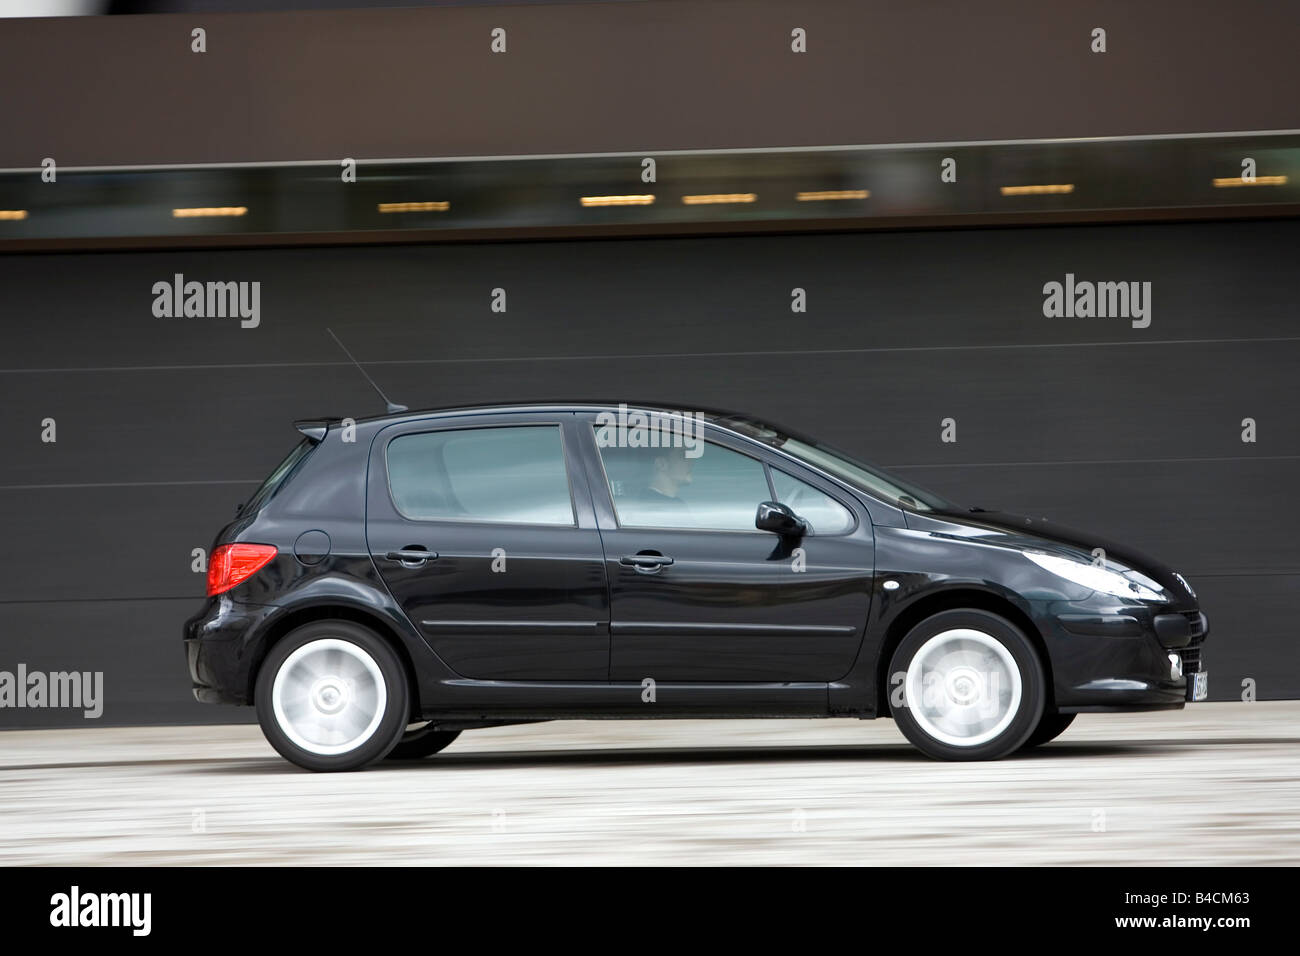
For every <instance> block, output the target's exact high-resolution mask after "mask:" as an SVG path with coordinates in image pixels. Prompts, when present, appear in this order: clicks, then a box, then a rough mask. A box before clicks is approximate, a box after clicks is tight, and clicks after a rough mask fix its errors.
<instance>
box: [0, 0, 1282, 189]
mask: <svg viewBox="0 0 1300 956" xmlns="http://www.w3.org/2000/svg"><path fill="white" fill-rule="evenodd" d="M196 26H201V27H203V28H205V29H206V30H207V32H208V52H207V53H204V54H194V53H191V52H190V31H191V29H193V28H194V27H196ZM494 27H503V28H505V29H506V30H507V34H508V37H509V46H508V50H509V52H507V53H506V54H503V55H493V54H492V53H490V52H489V45H488V44H489V34H490V31H491V30H492V29H493V28H494ZM794 27H802V28H804V29H805V30H807V32H808V53H806V54H802V55H796V54H794V53H792V52H790V31H791V29H792V28H794ZM1094 27H1102V28H1104V29H1106V30H1107V31H1108V52H1106V53H1105V54H1094V53H1092V52H1091V51H1090V49H1089V47H1090V35H1091V31H1092V29H1093V28H1094ZM1297 47H1300V6H1297V5H1296V4H1293V3H1291V4H1288V3H1278V2H1276V0H1236V2H1234V3H1232V4H1231V5H1230V6H1226V5H1225V4H1224V3H1222V2H1221V0H1148V2H1143V3H1134V2H1132V0H1054V2H1052V3H1043V2H1041V0H986V2H981V3H971V2H969V0H926V2H924V3H884V2H875V3H864V2H861V0H807V2H801V3H798V4H792V3H790V2H789V0H648V2H645V3H572V4H540V5H539V4H526V5H522V6H512V5H500V6H491V7H483V6H478V7H450V8H449V7H443V8H433V9H430V8H425V9H418V8H415V9H385V10H369V11H362V10H352V11H320V12H301V13H266V14H179V15H160V16H140V17H80V18H73V19H48V20H24V21H15V20H9V21H0V90H4V91H5V92H6V96H5V99H4V110H3V115H2V116H0V121H2V123H3V125H2V126H0V130H2V131H3V135H2V136H0V167H17V168H28V167H35V166H38V165H39V164H40V162H41V160H42V158H44V157H46V156H49V157H53V158H54V159H55V160H56V161H57V162H58V163H59V164H60V165H62V166H69V165H103V164H123V163H195V162H208V163H216V162H254V161H269V160H300V159H328V158H333V157H344V156H352V157H356V158H377V157H420V156H475V155H501V154H511V155H517V154H531V153H574V152H603V151H622V150H630V151H641V150H646V151H653V150H665V149H687V148H698V149H704V148H726V147H760V146H821V145H828V144H857V143H899V142H904V143H905V142H936V141H953V140H988V139H1023V138H1041V137H1078V136H1106V135H1142V134H1150V133H1187V132H1215V131H1230V130H1262V129H1290V128H1294V127H1296V126H1297V125H1300V124H1297V119H1296V115H1297V114H1296V108H1295V102H1294V101H1295V96H1294V90H1295V51H1296V49H1297Z"/></svg>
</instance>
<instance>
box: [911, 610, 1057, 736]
mask: <svg viewBox="0 0 1300 956" xmlns="http://www.w3.org/2000/svg"><path fill="white" fill-rule="evenodd" d="M889 672H890V675H891V677H892V675H895V674H902V675H904V677H903V705H902V706H901V707H896V708H894V720H895V722H897V724H898V728H899V730H901V731H902V732H903V735H904V736H906V737H907V739H908V740H909V741H911V742H912V744H913V746H915V747H916V748H917V749H918V750H920V751H921V752H922V753H924V754H925V755H926V756H928V757H933V758H935V759H936V760H996V759H998V758H999V757H1005V756H1006V755H1007V754H1010V753H1012V752H1014V751H1015V750H1017V749H1019V748H1020V747H1021V746H1022V745H1023V744H1024V743H1025V741H1026V740H1028V739H1029V737H1030V735H1031V734H1032V733H1033V732H1034V730H1035V728H1036V727H1038V725H1039V722H1040V718H1041V717H1042V714H1043V705H1044V686H1045V680H1044V677H1043V668H1042V664H1041V663H1040V662H1039V658H1038V652H1037V651H1036V650H1035V649H1034V645H1033V644H1032V643H1031V642H1030V641H1029V638H1027V637H1026V636H1025V635H1024V633H1023V632H1021V630H1020V629H1019V628H1018V627H1016V626H1015V625H1014V624H1012V623H1011V622H1010V621H1008V620H1006V619H1005V618H1003V617H999V616H998V615H996V614H991V613H989V612H988V611H979V610H975V609H961V610H953V611H943V612H941V613H939V614H936V615H934V616H933V617H930V618H927V619H926V620H924V621H922V622H921V623H920V624H918V625H917V626H916V627H914V628H912V630H911V631H909V632H908V634H907V636H906V637H904V638H903V641H902V643H901V644H899V645H898V649H897V650H896V651H895V652H894V656H893V659H892V661H891V663H890V668H889Z"/></svg>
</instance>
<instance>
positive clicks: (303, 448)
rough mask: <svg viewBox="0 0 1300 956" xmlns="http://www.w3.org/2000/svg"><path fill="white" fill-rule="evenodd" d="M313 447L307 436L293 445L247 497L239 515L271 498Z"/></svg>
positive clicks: (260, 505) (258, 506)
mask: <svg viewBox="0 0 1300 956" xmlns="http://www.w3.org/2000/svg"><path fill="white" fill-rule="evenodd" d="M315 447H316V442H314V441H311V440H310V439H307V438H304V439H303V440H302V441H300V442H299V443H298V444H297V445H295V446H294V447H293V450H292V451H290V452H289V454H287V455H285V456H284V459H283V460H282V461H281V462H280V464H278V465H276V466H275V470H274V471H272V472H271V474H269V475H267V477H266V480H265V481H264V482H262V484H261V487H259V488H258V489H257V491H255V492H253V497H251V498H249V499H248V502H247V503H246V504H245V505H244V507H243V508H241V509H240V511H239V514H240V516H241V517H242V516H243V515H249V514H254V513H255V512H257V511H260V510H261V509H262V507H263V506H264V505H265V504H266V503H267V502H268V501H270V500H271V497H272V496H273V495H274V494H275V493H276V492H277V491H279V490H280V488H281V487H282V486H283V485H284V484H285V483H286V482H288V480H289V477H290V476H291V475H292V474H293V473H294V472H296V471H297V470H298V466H299V465H301V464H302V463H303V462H304V461H306V460H307V456H309V455H310V454H311V453H312V451H313V450H314V449H315Z"/></svg>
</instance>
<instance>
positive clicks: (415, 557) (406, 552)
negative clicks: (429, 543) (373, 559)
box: [386, 548, 438, 568]
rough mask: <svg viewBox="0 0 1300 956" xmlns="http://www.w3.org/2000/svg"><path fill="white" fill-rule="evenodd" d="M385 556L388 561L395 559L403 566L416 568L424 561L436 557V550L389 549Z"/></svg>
mask: <svg viewBox="0 0 1300 956" xmlns="http://www.w3.org/2000/svg"><path fill="white" fill-rule="evenodd" d="M386 557H387V558H388V560H389V561H397V562H399V563H400V564H402V565H403V566H404V567H408V568H418V567H420V566H421V565H423V564H424V562H426V561H432V560H434V559H435V558H437V557H438V552H437V551H427V550H425V549H424V548H403V549H402V550H401V551H389V552H388V554H387V555H386Z"/></svg>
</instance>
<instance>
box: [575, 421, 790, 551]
mask: <svg viewBox="0 0 1300 956" xmlns="http://www.w3.org/2000/svg"><path fill="white" fill-rule="evenodd" d="M645 444H646V443H645V440H644V439H643V438H642V437H641V436H639V435H638V434H637V431H636V429H634V428H629V429H619V430H614V431H613V432H612V433H611V434H608V435H606V436H605V440H604V441H602V439H601V438H600V437H598V439H597V446H598V447H599V448H600V456H601V459H602V461H603V462H604V465H605V475H606V477H607V479H608V481H609V492H610V496H611V497H612V498H613V501H614V510H615V511H616V512H617V514H618V522H619V524H620V525H622V526H623V527H627V528H666V529H669V528H679V529H689V530H698V531H754V530H755V529H754V516H755V514H756V513H757V511H758V506H759V504H760V503H761V502H764V501H768V500H770V499H771V497H772V495H771V491H770V490H769V489H768V486H767V475H766V473H765V471H764V465H763V463H762V462H761V461H758V460H757V459H755V458H750V457H749V456H748V455H742V454H741V453H740V452H736V451H732V450H731V449H730V448H724V447H723V446H721V445H716V444H714V443H713V442H708V441H705V442H700V443H699V444H698V445H696V446H694V447H693V448H689V449H688V448H682V447H644V446H645Z"/></svg>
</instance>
